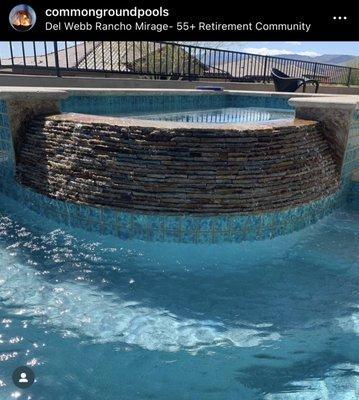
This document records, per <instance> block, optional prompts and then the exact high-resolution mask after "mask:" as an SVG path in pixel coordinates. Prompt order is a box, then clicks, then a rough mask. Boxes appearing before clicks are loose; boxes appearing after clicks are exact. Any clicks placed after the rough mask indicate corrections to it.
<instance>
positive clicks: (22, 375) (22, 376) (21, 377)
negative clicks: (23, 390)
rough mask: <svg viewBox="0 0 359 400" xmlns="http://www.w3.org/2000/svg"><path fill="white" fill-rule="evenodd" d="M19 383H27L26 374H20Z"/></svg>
mask: <svg viewBox="0 0 359 400" xmlns="http://www.w3.org/2000/svg"><path fill="white" fill-rule="evenodd" d="M19 382H20V383H29V380H28V379H27V377H26V372H21V374H20V379H19Z"/></svg>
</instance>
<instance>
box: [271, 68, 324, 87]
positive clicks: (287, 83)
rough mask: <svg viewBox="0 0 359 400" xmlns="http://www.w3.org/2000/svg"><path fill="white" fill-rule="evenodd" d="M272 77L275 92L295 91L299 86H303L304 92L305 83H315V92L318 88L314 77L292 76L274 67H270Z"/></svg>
mask: <svg viewBox="0 0 359 400" xmlns="http://www.w3.org/2000/svg"><path fill="white" fill-rule="evenodd" d="M272 78H273V82H274V87H275V90H276V92H295V91H296V90H297V89H299V88H300V87H303V92H305V89H306V86H307V83H311V84H313V85H315V93H317V92H318V89H319V82H318V81H317V80H316V79H306V78H296V77H295V78H292V77H290V76H289V75H287V74H285V73H284V72H282V71H279V69H276V68H272Z"/></svg>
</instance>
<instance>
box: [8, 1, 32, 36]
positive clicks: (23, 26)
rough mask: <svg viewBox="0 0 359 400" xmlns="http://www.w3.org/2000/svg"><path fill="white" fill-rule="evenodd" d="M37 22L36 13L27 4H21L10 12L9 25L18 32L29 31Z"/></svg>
mask: <svg viewBox="0 0 359 400" xmlns="http://www.w3.org/2000/svg"><path fill="white" fill-rule="evenodd" d="M35 22H36V14H35V11H34V9H33V8H32V7H30V6H28V5H26V4H19V5H18V6H16V7H14V8H13V9H12V10H11V11H10V14H9V23H10V25H11V26H12V27H13V28H14V29H15V30H16V31H19V32H26V31H29V30H30V29H31V28H32V27H33V26H34V25H35Z"/></svg>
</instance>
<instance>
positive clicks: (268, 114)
mask: <svg viewBox="0 0 359 400" xmlns="http://www.w3.org/2000/svg"><path fill="white" fill-rule="evenodd" d="M135 117H137V118H140V119H152V120H160V121H177V122H199V123H250V122H266V121H273V120H283V119H293V118H294V111H292V110H285V109H278V108H261V107H223V108H215V109H206V110H193V111H181V112H169V113H166V112H162V113H156V114H144V115H142V114H140V115H138V116H135Z"/></svg>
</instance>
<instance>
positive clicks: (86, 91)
mask: <svg viewBox="0 0 359 400" xmlns="http://www.w3.org/2000/svg"><path fill="white" fill-rule="evenodd" d="M200 86H206V85H200ZM207 86H219V87H220V86H221V85H220V83H218V84H213V85H207ZM62 89H64V88H62ZM59 90H61V88H59ZM65 90H66V91H68V92H69V94H70V95H77V96H86V95H87V96H88V95H90V96H123V95H137V96H138V95H139V96H146V95H158V96H170V95H176V94H177V95H196V96H200V95H217V96H218V95H234V96H235V95H241V96H262V97H284V98H288V99H289V98H291V97H293V96H298V97H311V96H314V97H325V96H328V94H322V93H320V94H315V93H300V92H299V93H284V92H270V91H250V90H218V91H216V90H201V89H153V88H150V89H146V88H141V89H139V88H118V89H116V88H113V89H99V88H77V87H72V88H65Z"/></svg>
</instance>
